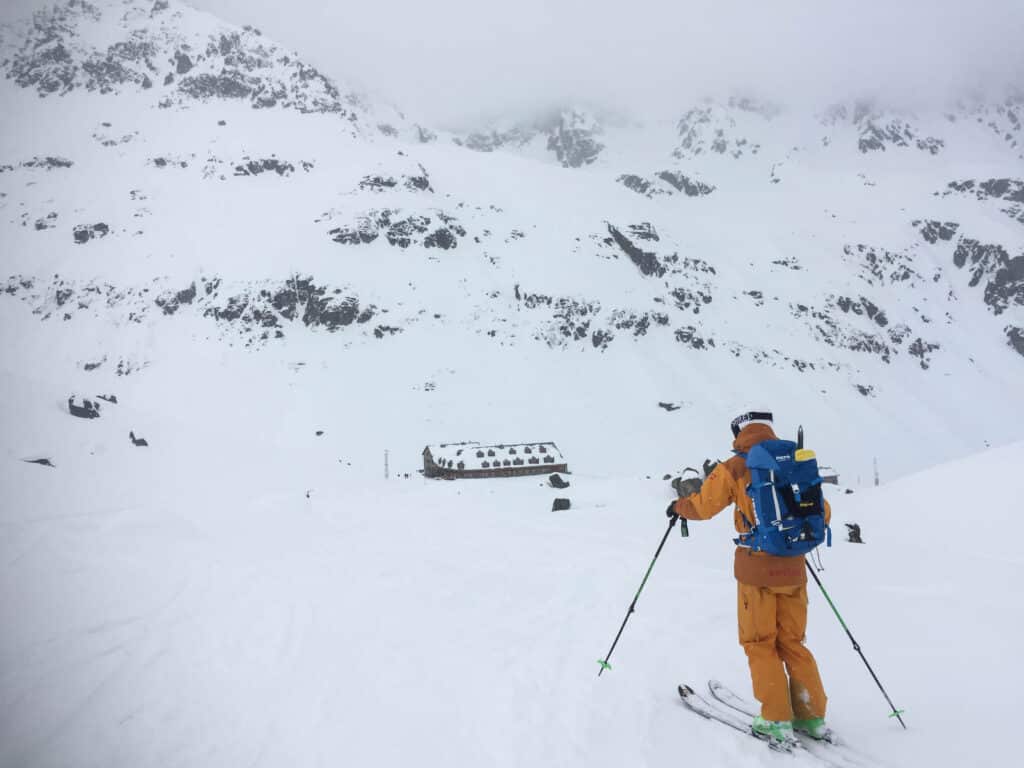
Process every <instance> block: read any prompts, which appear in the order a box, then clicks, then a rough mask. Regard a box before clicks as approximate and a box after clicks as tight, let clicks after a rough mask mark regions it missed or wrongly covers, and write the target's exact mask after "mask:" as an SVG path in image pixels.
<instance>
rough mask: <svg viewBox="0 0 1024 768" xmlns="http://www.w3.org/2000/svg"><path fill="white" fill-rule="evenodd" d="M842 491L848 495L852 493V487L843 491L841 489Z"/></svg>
mask: <svg viewBox="0 0 1024 768" xmlns="http://www.w3.org/2000/svg"><path fill="white" fill-rule="evenodd" d="M843 493H845V494H846V495H847V496H849V495H850V494H851V493H853V488H847V489H846V490H845V491H843Z"/></svg>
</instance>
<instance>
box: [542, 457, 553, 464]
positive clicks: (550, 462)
mask: <svg viewBox="0 0 1024 768" xmlns="http://www.w3.org/2000/svg"><path fill="white" fill-rule="evenodd" d="M544 463H545V464H554V463H555V457H554V456H545V457H544Z"/></svg>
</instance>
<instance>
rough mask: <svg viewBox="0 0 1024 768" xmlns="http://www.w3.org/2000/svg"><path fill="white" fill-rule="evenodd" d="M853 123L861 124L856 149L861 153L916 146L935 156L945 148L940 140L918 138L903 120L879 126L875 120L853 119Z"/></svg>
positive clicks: (928, 137) (929, 137) (927, 137)
mask: <svg viewBox="0 0 1024 768" xmlns="http://www.w3.org/2000/svg"><path fill="white" fill-rule="evenodd" d="M854 122H860V123H862V126H861V130H860V137H859V139H858V141H857V148H858V149H859V150H860V151H861V152H863V153H867V152H877V151H882V152H884V151H886V149H887V148H889V147H910V146H916V147H917V148H918V149H920V150H922V151H925V152H928V153H929V154H932V155H936V154H938V153H939V152H940V151H941V150H942V149H943V147H945V142H943V141H942V139H936V138H934V137H933V136H924V137H918V136H917V135H916V134H915V133H914V130H913V129H912V128H911V127H910V125H909V124H907V123H906V122H904V121H903V120H899V119H893V120H890V121H889V122H887V123H885V124H880V123H879V122H878V120H877V119H875V118H869V119H866V120H864V119H861V120H858V119H857V118H856V117H855V119H854Z"/></svg>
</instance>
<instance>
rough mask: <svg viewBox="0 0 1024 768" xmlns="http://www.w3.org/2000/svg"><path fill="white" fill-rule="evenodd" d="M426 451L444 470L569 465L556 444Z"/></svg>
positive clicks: (441, 447)
mask: <svg viewBox="0 0 1024 768" xmlns="http://www.w3.org/2000/svg"><path fill="white" fill-rule="evenodd" d="M424 451H430V455H431V456H432V457H433V459H434V463H435V464H437V465H438V466H439V467H442V468H444V469H461V470H475V469H479V470H484V469H493V468H495V467H521V466H533V465H538V464H539V465H544V464H564V463H565V459H563V458H562V452H561V451H559V450H558V446H557V445H555V444H554V443H501V444H499V445H482V444H480V443H476V442H465V443H441V444H440V445H428V446H427V447H426V448H425V449H424ZM460 465H461V466H460Z"/></svg>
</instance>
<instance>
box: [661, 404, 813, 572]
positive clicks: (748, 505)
mask: <svg viewBox="0 0 1024 768" xmlns="http://www.w3.org/2000/svg"><path fill="white" fill-rule="evenodd" d="M777 439H778V438H777V437H776V435H775V431H774V430H773V429H772V428H771V427H770V426H768V425H767V424H749V425H748V426H746V427H744V428H743V429H742V430H740V433H739V435H737V437H736V439H735V440H734V441H733V444H732V447H733V449H734V450H736V451H739V452H741V453H747V452H748V451H749V450H750V449H751V448H753V447H754V446H755V445H757V444H758V443H760V442H762V441H764V440H777ZM748 485H750V470H749V469H747V462H746V460H745V459H744V458H743V457H742V456H733V457H732V458H730V459H728V460H727V461H723V462H722V463H721V464H719V465H718V466H717V467H715V468H714V470H712V472H711V474H710V475H708V478H707V479H706V480H705V481H704V484H703V485H702V486H701V489H700V491H698V492H697V493H694V494H692V495H690V496H686V497H684V498H680V499H676V502H675V511H676V514H677V515H679V516H680V517H685V518H686V519H687V520H710V519H711V518H712V517H714V516H715V515H717V514H718V513H719V512H721V511H722V510H723V509H725V508H726V507H727V506H729V505H730V504H733V505H734V507H733V523H734V525H735V526H736V531H737V532H738V533H746V532H747V531H749V530H750V529H751V528H753V526H754V523H755V522H756V517H755V515H754V502H753V501H752V500H751V498H750V496H749V495H747V486H748ZM831 518H832V509H831V507H829V504H828V502H827V501H826V502H825V523H826V524H828V523H829V521H830V520H831ZM733 573H734V574H735V576H736V580H737V581H739V582H740V583H742V584H749V585H750V586H754V587H788V586H795V585H798V584H805V583H806V582H807V572H806V571H805V569H804V558H803V557H802V556H797V557H778V556H776V555H769V554H766V553H764V552H751V551H750V549H749V548H748V547H739V546H738V547H736V554H735V557H734V561H733Z"/></svg>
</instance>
